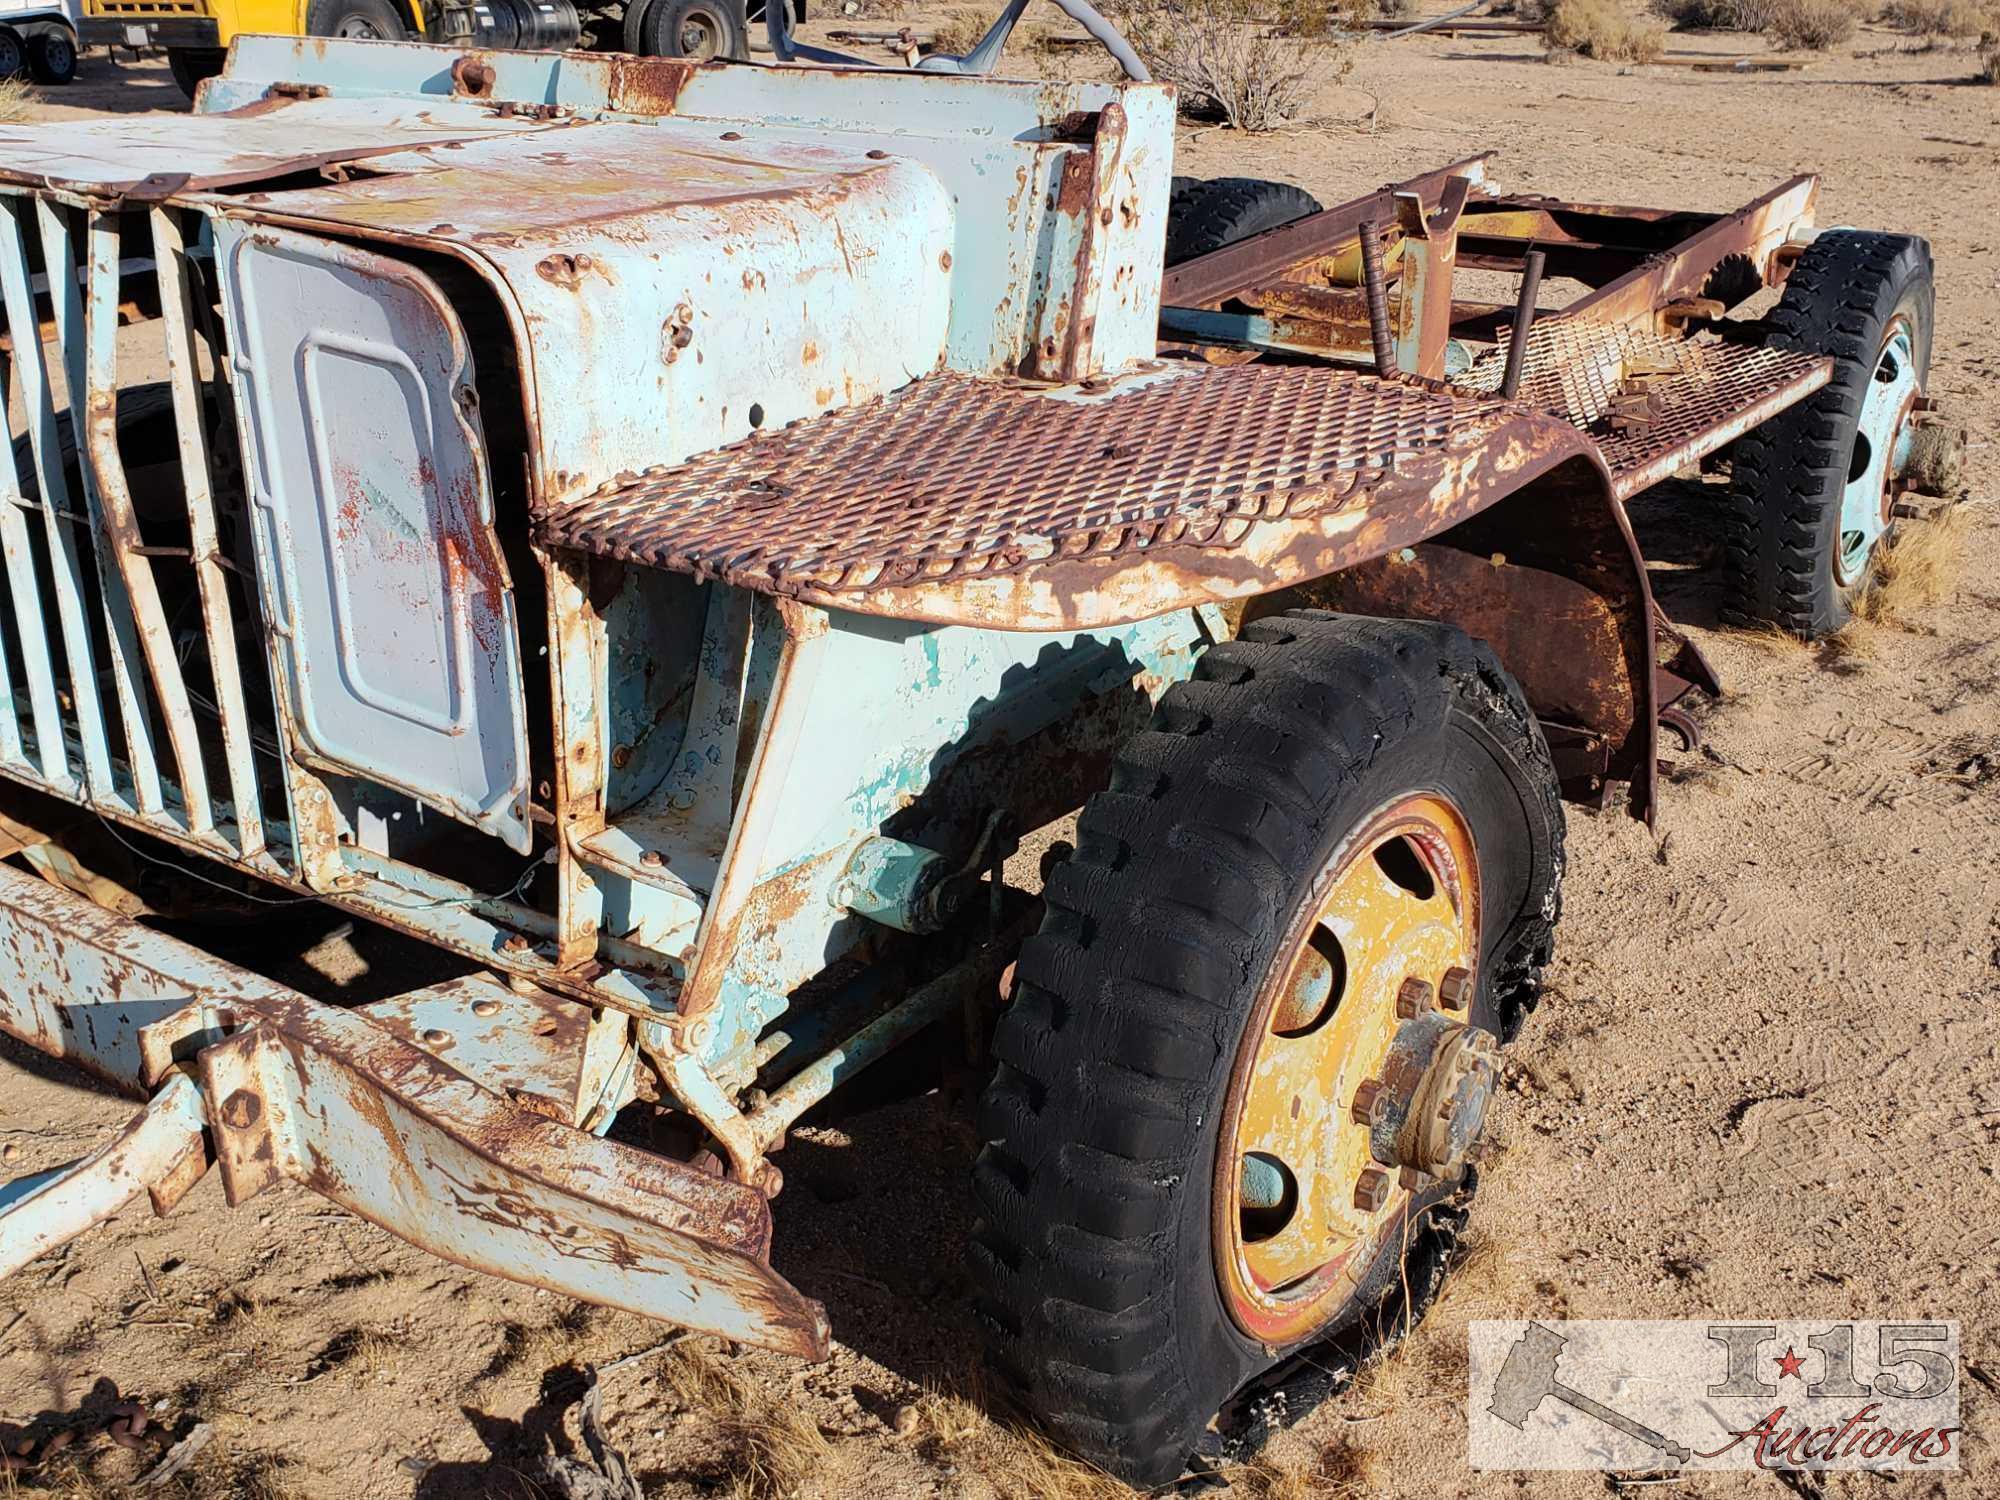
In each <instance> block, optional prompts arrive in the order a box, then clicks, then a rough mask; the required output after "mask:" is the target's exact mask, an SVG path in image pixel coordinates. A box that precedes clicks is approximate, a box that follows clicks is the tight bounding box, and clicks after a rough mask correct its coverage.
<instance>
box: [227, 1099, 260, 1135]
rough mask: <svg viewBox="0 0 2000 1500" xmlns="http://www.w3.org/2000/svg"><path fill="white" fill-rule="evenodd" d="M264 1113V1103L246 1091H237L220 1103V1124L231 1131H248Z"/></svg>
mask: <svg viewBox="0 0 2000 1500" xmlns="http://www.w3.org/2000/svg"><path fill="white" fill-rule="evenodd" d="M263 1113H264V1101H263V1100H262V1099H259V1098H258V1097H257V1096H256V1095H255V1094H253V1093H251V1092H250V1090H248V1089H238V1090H237V1091H236V1092H235V1093H233V1094H231V1095H230V1096H229V1097H228V1098H227V1099H224V1100H223V1101H222V1123H223V1124H225V1125H227V1126H228V1127H229V1128H230V1129H231V1130H248V1129H249V1128H250V1127H251V1126H252V1125H255V1124H256V1123H257V1117H258V1116H259V1115H261V1114H263Z"/></svg>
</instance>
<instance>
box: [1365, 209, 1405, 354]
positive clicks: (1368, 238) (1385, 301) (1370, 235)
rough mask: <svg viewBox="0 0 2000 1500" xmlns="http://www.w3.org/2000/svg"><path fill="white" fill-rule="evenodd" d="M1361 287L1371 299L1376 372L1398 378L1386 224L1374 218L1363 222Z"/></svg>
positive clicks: (1370, 337) (1370, 327)
mask: <svg viewBox="0 0 2000 1500" xmlns="http://www.w3.org/2000/svg"><path fill="white" fill-rule="evenodd" d="M1361 287H1362V290H1363V292H1365V293H1366V294H1367V299H1368V341H1369V343H1371V344H1372V345H1374V347H1375V373H1376V374H1377V375H1380V376H1381V377H1382V378H1383V379H1384V380H1394V379H1395V378H1396V376H1397V375H1398V374H1399V373H1400V372H1399V371H1398V369H1397V366H1396V341H1395V339H1394V337H1393V336H1392V335H1391V334H1390V332H1389V290H1388V282H1387V278H1386V277H1384V275H1383V274H1382V226H1381V225H1380V224H1379V223H1377V222H1376V221H1375V220H1373V219H1367V220H1364V221H1363V223H1362V225H1361Z"/></svg>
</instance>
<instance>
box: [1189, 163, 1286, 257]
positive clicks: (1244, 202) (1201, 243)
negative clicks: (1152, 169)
mask: <svg viewBox="0 0 2000 1500" xmlns="http://www.w3.org/2000/svg"><path fill="white" fill-rule="evenodd" d="M1319 211H1320V201H1319V199H1317V198H1315V197H1313V195H1312V194H1311V193H1308V192H1307V191H1306V190H1305V189H1304V188H1301V187H1293V186H1292V184H1290V183H1289V182H1266V181H1264V180H1263V179H1262V178H1259V177H1217V178H1214V179H1213V180H1211V181H1208V182H1202V181H1200V180H1198V179H1196V178H1192V177H1176V178H1175V179H1174V182H1173V195H1172V197H1171V199H1170V200H1169V202H1168V205H1167V264H1168V265H1170V266H1175V265H1179V264H1180V263H1181V262H1182V261H1184V260H1193V259H1194V258H1195V257H1196V256H1197V255H1207V254H1209V253H1210V252H1211V251H1215V250H1220V249H1222V248H1224V247H1225V246H1228V245H1233V244H1235V243H1236V242H1237V241H1238V240H1246V239H1248V238H1249V237H1250V236H1251V235H1253V234H1262V233H1263V232H1264V231H1265V230H1267V229H1276V228H1278V227H1279V226H1281V225H1284V224H1289V223H1291V222H1292V221H1293V220H1294V219H1303V218H1304V217H1305V216H1306V215H1307V214H1316V213H1318V212H1319Z"/></svg>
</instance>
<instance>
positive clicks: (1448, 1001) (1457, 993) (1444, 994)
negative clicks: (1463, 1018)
mask: <svg viewBox="0 0 2000 1500" xmlns="http://www.w3.org/2000/svg"><path fill="white" fill-rule="evenodd" d="M1438 999H1439V1000H1440V1001H1442V1002H1443V1004H1444V1008H1445V1009H1446V1010H1464V1009H1465V1008H1466V1007H1467V1006H1468V1005H1470V1004H1472V970H1470V969H1460V968H1450V969H1446V970H1445V971H1444V978H1442V979H1440V980H1439V981H1438Z"/></svg>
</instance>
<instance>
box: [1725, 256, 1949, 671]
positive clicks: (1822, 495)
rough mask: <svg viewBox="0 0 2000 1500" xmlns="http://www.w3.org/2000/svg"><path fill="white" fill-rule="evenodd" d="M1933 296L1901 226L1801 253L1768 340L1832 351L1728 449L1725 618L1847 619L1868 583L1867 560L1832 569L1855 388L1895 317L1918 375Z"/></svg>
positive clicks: (1810, 630)
mask: <svg viewBox="0 0 2000 1500" xmlns="http://www.w3.org/2000/svg"><path fill="white" fill-rule="evenodd" d="M1932 295H1933V294H1932V286H1931V247H1930V246H1929V244H1927V243H1926V242H1925V241H1923V240H1921V239H1917V238H1915V237H1913V236H1910V235H1901V234H1875V233H1867V232H1862V231H1857V230H1835V231H1829V232H1828V233H1825V234H1822V235H1821V236H1820V237H1819V238H1818V239H1816V240H1814V241H1813V243H1812V244H1811V245H1810V246H1809V247H1807V249H1806V252H1805V254H1804V255H1802V256H1801V257H1800V258H1799V263H1798V264H1797V266H1795V267H1794V268H1793V270H1792V274H1791V276H1790V278H1789V279H1788V280H1787V281H1786V283H1785V292H1784V296H1783V297H1782V298H1781V299H1780V301H1779V303H1778V306H1777V307H1776V308H1775V309H1773V311H1772V312H1771V315H1770V317H1769V319H1768V325H1769V328H1770V334H1769V337H1768V339H1767V342H1768V343H1769V344H1770V345H1771V347H1773V348H1777V349H1787V350H1792V351H1795V352H1798V353H1804V354H1825V355H1830V356H1832V358H1833V362H1834V369H1833V379H1832V380H1831V381H1830V382H1829V383H1828V384H1827V385H1826V386H1825V387H1824V388H1822V389H1821V390H1820V391H1818V392H1817V393H1816V394H1814V395H1812V396H1810V397H1808V398H1807V399H1806V400H1804V401H1802V402H1800V403H1799V404H1798V405H1796V406H1793V407H1791V408H1790V409H1789V410H1787V411H1784V412H1782V413H1780V414H1779V415H1778V416H1776V417H1773V418H1772V419H1771V420H1770V421H1769V422H1766V423H1765V424H1764V425H1763V426H1761V427H1759V428H1757V429H1755V430H1754V431H1752V432H1749V433H1747V434H1745V435H1744V436H1743V437H1741V438H1738V439H1737V441H1736V444H1735V447H1734V448H1733V450H1732V452H1731V464H1732V468H1733V471H1734V478H1733V483H1732V485H1731V488H1730V496H1729V501H1728V507H1727V511H1726V514H1725V517H1724V526H1723V543H1724V566H1725V569H1726V577H1725V580H1724V588H1723V607H1722V614H1723V618H1724V619H1725V620H1727V621H1729V622H1730V623H1732V624H1739V625H1750V624H1758V623H1769V624H1774V625H1778V626H1780V627H1782V628H1783V629H1785V630H1789V631H1792V632H1793V633H1795V634H1797V635H1801V636H1804V637H1806V638H1807V639H1808V640H1811V639H1816V638H1818V637H1820V636H1824V635H1829V634H1831V633H1832V632H1834V631H1836V630H1838V629H1840V627H1841V626H1842V625H1844V624H1846V623H1847V621H1848V618H1849V617H1850V616H1851V615H1852V613H1853V610H1854V606H1855V604H1856V602H1857V601H1858V600H1859V598H1860V596H1861V594H1862V593H1863V591H1865V589H1866V588H1867V586H1868V582H1869V575H1868V571H1867V570H1866V569H1864V570H1862V571H1861V573H1860V574H1859V576H1857V577H1853V578H1850V579H1848V580H1845V581H1843V580H1842V579H1841V578H1840V577H1839V576H1838V571H1837V566H1836V564H1837V559H1838V557H1839V554H1840V547H1841V537H1840V520H1841V517H1840V509H1841V497H1842V494H1843V492H1844V490H1845V489H1846V487H1847V483H1848V479H1849V476H1850V473H1851V469H1852V465H1853V464H1854V462H1855V457H1856V450H1855V435H1856V432H1857V430H1858V424H1859V422H1860V417H1861V408H1862V401H1863V397H1864V395H1865V394H1866V392H1867V390H1868V386H1869V381H1870V380H1871V379H1872V378H1873V376H1874V373H1875V370H1876V367H1877V361H1878V358H1879V357H1880V355H1881V354H1882V351H1883V348H1884V344H1885V341H1886V339H1887V337H1888V334H1889V331H1890V330H1891V328H1892V327H1893V326H1895V325H1896V324H1897V323H1898V321H1899V320H1904V321H1906V323H1907V326H1908V327H1909V329H1910V332H1911V341H1912V344H1913V346H1914V354H1915V360H1916V365H1917V377H1918V381H1919V383H1920V384H1921V382H1922V380H1923V379H1924V377H1925V376H1927V375H1928V373H1929V370H1930V358H1931V323H1932ZM1877 553H1878V555H1879V546H1878V548H1877ZM1871 562H1872V559H1871Z"/></svg>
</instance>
